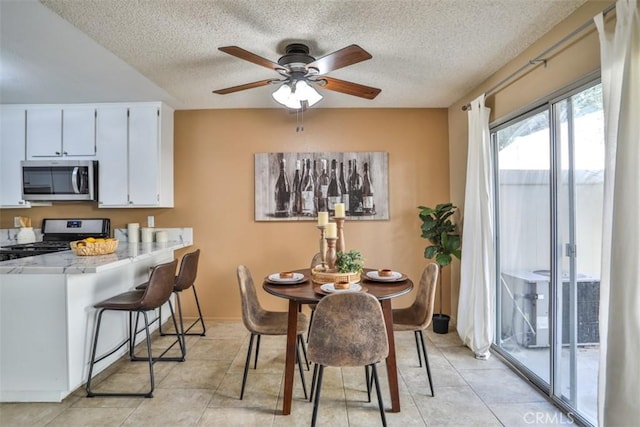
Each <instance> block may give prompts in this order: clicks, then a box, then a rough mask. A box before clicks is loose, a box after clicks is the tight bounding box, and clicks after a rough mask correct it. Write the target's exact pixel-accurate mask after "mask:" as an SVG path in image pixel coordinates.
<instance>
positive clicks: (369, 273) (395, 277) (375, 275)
mask: <svg viewBox="0 0 640 427" xmlns="http://www.w3.org/2000/svg"><path fill="white" fill-rule="evenodd" d="M367 278H369V279H371V280H377V281H379V282H395V281H398V280H400V279H401V278H402V273H399V272H397V271H392V272H391V276H381V275H380V274H378V272H377V271H367Z"/></svg>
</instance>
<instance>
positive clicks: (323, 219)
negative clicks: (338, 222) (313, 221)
mask: <svg viewBox="0 0 640 427" xmlns="http://www.w3.org/2000/svg"><path fill="white" fill-rule="evenodd" d="M328 223H329V212H318V225H319V226H325V225H327V224H328Z"/></svg>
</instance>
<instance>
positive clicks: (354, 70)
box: [3, 0, 585, 109]
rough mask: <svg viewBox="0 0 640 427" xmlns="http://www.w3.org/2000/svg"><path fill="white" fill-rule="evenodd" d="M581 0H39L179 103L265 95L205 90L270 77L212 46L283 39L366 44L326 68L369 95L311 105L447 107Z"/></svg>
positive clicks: (335, 96) (324, 45)
mask: <svg viewBox="0 0 640 427" xmlns="http://www.w3.org/2000/svg"><path fill="white" fill-rule="evenodd" d="M3 1H4V0H3ZM584 2H585V0H421V1H409V0H366V1H365V0H360V1H358V0H351V1H350V0H342V1H326V0H313V1H307V0H231V1H215V0H136V1H133V0H41V3H42V4H44V5H45V6H46V7H47V8H49V9H51V10H53V11H54V12H55V13H57V14H58V15H60V16H61V17H63V18H64V19H65V20H67V21H68V22H70V23H71V24H73V26H75V27H77V28H78V29H79V30H80V31H81V32H82V33H85V34H86V35H88V36H89V37H90V38H92V39H93V40H95V41H97V43H99V44H100V45H102V46H103V47H104V48H106V49H107V50H108V51H110V52H112V53H113V54H115V56H116V57H118V58H119V59H121V60H123V61H124V62H125V63H126V64H128V65H130V66H131V67H133V68H134V69H135V70H137V71H139V72H140V73H141V74H142V75H143V76H145V77H146V78H148V79H149V80H150V81H151V82H152V83H154V84H155V85H157V86H158V87H159V88H160V89H162V90H164V91H166V93H167V94H169V95H170V96H171V97H173V98H174V102H173V104H174V106H175V107H177V108H187V109H193V108H270V107H275V106H276V105H277V104H275V102H274V101H273V100H272V99H271V96H270V93H271V92H272V91H273V90H274V89H273V87H269V86H267V87H262V88H256V89H250V90H247V91H243V92H238V93H235V94H228V95H216V94H212V93H211V91H212V90H214V89H221V88H226V87H228V86H235V85H239V84H244V83H248V82H254V81H257V80H262V79H269V78H277V77H278V75H277V73H275V72H274V71H272V70H269V69H267V68H263V67H260V66H257V65H255V64H252V63H249V62H246V61H243V60H241V59H238V58H235V57H232V56H230V55H227V54H224V53H222V52H220V51H218V50H217V48H218V47H220V46H228V45H237V46H240V47H242V48H244V49H246V50H249V51H251V52H253V53H256V54H257V55H260V56H262V57H265V58H267V59H270V60H272V61H277V59H278V58H279V57H280V56H281V55H282V54H283V53H284V46H285V45H286V44H287V43H288V42H292V41H301V42H304V43H306V44H308V45H309V47H310V48H311V54H312V55H313V56H315V57H316V58H317V57H320V56H323V55H326V54H328V53H330V52H333V51H335V50H338V49H340V48H342V47H345V46H347V45H349V44H352V43H355V44H358V45H360V46H361V47H362V48H364V49H365V50H367V51H368V52H369V53H370V54H371V55H373V59H371V60H368V61H364V62H361V63H358V64H355V65H352V66H349V67H346V68H343V69H340V70H336V71H334V72H332V73H330V74H328V75H329V76H331V77H335V78H339V79H343V80H348V81H353V82H356V83H361V84H365V85H368V86H374V87H378V88H381V89H382V92H381V93H380V95H378V97H377V98H376V99H375V100H372V101H369V100H365V99H360V98H357V97H353V96H349V95H345V94H340V93H335V92H330V91H327V90H321V92H322V94H323V95H324V96H325V99H324V100H323V101H322V102H321V103H320V104H318V107H322V108H336V107H448V106H449V105H451V104H452V103H454V102H455V101H457V100H458V99H460V98H461V97H462V96H463V95H465V94H466V93H467V92H468V91H469V90H471V89H473V88H474V87H476V86H477V85H478V84H480V83H481V82H482V81H483V80H485V79H486V78H487V77H489V76H490V75H491V74H492V73H494V72H495V71H496V70H498V69H499V68H501V67H502V66H503V65H504V64H505V63H507V62H508V61H509V60H511V59H513V58H514V57H515V56H516V55H517V54H519V53H520V52H522V51H523V50H524V49H525V48H527V47H528V46H530V45H531V44H532V43H533V42H534V41H536V40H537V39H538V38H540V37H541V36H542V35H543V34H545V33H546V32H547V31H549V30H550V29H551V28H552V27H553V26H554V25H555V24H557V23H558V22H559V21H561V20H562V19H564V18H565V17H566V16H567V15H569V14H571V13H572V12H573V11H574V10H575V9H576V8H577V7H579V6H580V5H582V4H583V3H584ZM38 6H42V5H40V4H39V5H38ZM47 12H49V11H47ZM51 15H54V14H51ZM54 16H55V15H54ZM56 18H57V17H56ZM65 24H66V23H65ZM16 31H17V30H16ZM3 35H4V34H3ZM4 48H5V45H4V44H3V53H4ZM83 55H85V54H84V53H83ZM82 61H84V62H87V61H89V62H91V61H92V58H90V57H84V58H82ZM76 80H77V78H76ZM76 83H79V82H78V81H76ZM93 84H98V85H102V84H104V83H103V82H93ZM89 87H90V85H88V86H87V88H86V89H85V91H88V90H89ZM134 87H135V85H134ZM102 89H104V88H102ZM116 90H117V89H116ZM6 93H7V94H8V93H10V92H6ZM112 93H114V92H112ZM128 96H129V97H131V96H134V95H132V94H131V93H129V94H128ZM144 96H147V95H144ZM144 96H142V95H141V96H140V97H141V98H144Z"/></svg>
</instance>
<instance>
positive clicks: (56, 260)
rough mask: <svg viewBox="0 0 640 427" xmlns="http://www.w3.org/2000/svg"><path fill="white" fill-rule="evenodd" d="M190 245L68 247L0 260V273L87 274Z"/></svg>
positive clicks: (128, 244)
mask: <svg viewBox="0 0 640 427" xmlns="http://www.w3.org/2000/svg"><path fill="white" fill-rule="evenodd" d="M188 246H191V242H190V241H185V240H172V241H169V242H162V243H159V242H154V243H128V242H126V241H120V242H119V244H118V248H117V249H116V251H115V252H114V253H112V254H108V255H99V256H78V255H75V254H74V253H73V252H72V251H71V250H68V251H63V252H56V253H51V254H46V255H38V256H33V257H27V258H20V259H15V260H9V261H3V262H0V274H86V273H99V272H101V271H105V270H109V269H112V268H117V267H120V266H123V265H126V264H128V263H131V262H134V261H135V260H139V259H141V258H144V257H149V256H152V255H154V254H157V253H158V252H161V251H174V250H176V249H181V248H185V247H188Z"/></svg>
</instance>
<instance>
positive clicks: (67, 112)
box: [62, 107, 96, 156]
mask: <svg viewBox="0 0 640 427" xmlns="http://www.w3.org/2000/svg"><path fill="white" fill-rule="evenodd" d="M62 154H63V155H65V156H95V155H96V109H95V108H94V107H69V108H64V109H63V110H62Z"/></svg>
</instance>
